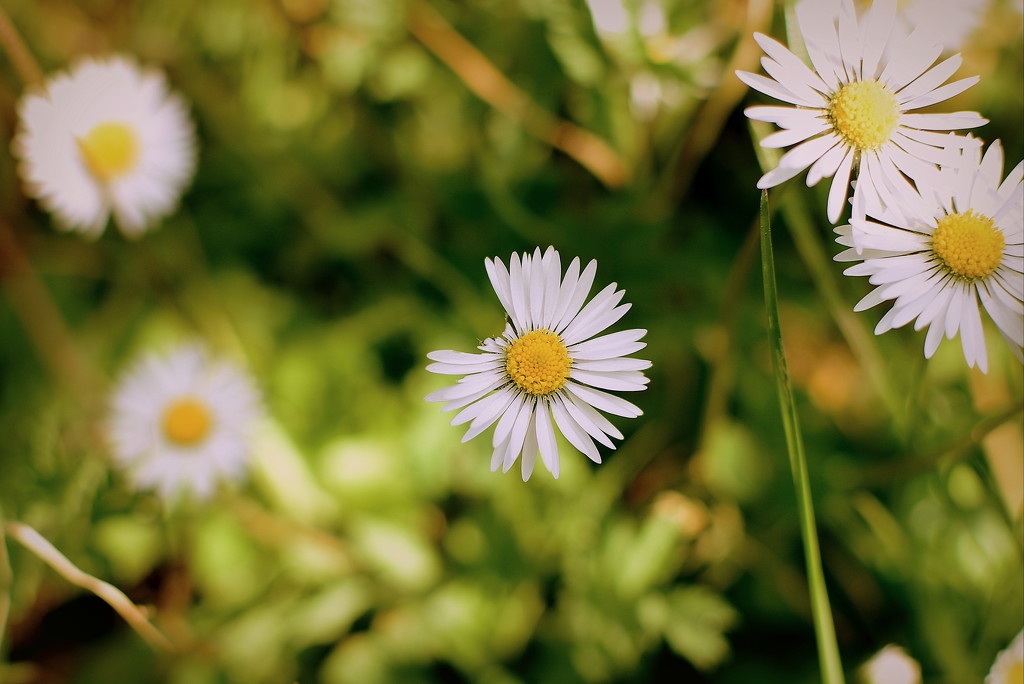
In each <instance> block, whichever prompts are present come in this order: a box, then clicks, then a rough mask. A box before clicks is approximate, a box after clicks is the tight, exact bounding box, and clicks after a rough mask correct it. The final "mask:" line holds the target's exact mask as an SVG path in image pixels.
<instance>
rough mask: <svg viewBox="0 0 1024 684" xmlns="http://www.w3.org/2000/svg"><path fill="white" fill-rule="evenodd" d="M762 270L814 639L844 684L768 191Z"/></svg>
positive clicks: (831, 683) (834, 677)
mask: <svg viewBox="0 0 1024 684" xmlns="http://www.w3.org/2000/svg"><path fill="white" fill-rule="evenodd" d="M761 270H762V272H763V275H764V303H765V308H766V309H767V313H768V342H769V344H770V345H771V350H772V364H773V366H774V367H775V386H776V389H777V390H778V394H779V408H780V410H781V412H782V426H783V429H784V430H785V433H786V448H787V449H788V451H789V465H790V468H791V470H792V471H793V484H794V486H795V487H796V498H797V508H798V510H799V513H800V534H801V536H802V537H803V541H804V557H805V560H806V563H807V581H808V585H809V591H810V599H811V613H812V615H813V617H814V635H815V638H816V639H817V642H818V663H819V665H820V667H821V678H822V681H823V682H825V684H843V683H844V681H845V680H844V678H843V666H842V663H841V662H840V660H839V645H838V644H837V642H836V629H835V625H834V624H833V622H832V609H831V607H830V606H829V602H828V592H827V590H826V589H825V578H824V574H823V573H822V569H821V552H820V550H819V548H818V532H817V528H816V526H815V522H814V507H813V505H812V502H811V485H810V481H809V479H808V477H807V458H806V456H805V455H804V445H803V440H802V438H801V436H800V421H799V417H798V416H797V411H796V404H795V403H794V401H793V389H792V387H791V386H790V382H789V370H788V368H787V366H786V354H785V351H784V350H783V347H782V328H781V326H780V324H779V298H778V291H777V289H776V285H775V258H774V256H773V254H772V227H771V217H770V214H769V211H768V191H767V190H765V191H762V192H761Z"/></svg>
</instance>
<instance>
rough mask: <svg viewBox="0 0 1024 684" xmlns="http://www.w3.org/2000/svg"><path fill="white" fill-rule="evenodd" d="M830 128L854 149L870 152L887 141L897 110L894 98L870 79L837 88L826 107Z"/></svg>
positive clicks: (880, 85) (894, 124)
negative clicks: (837, 90) (830, 123)
mask: <svg viewBox="0 0 1024 684" xmlns="http://www.w3.org/2000/svg"><path fill="white" fill-rule="evenodd" d="M828 118H829V121H831V122H832V126H833V128H835V130H836V132H837V133H838V134H839V135H840V136H842V138H843V140H845V141H846V143H847V144H848V145H850V146H851V147H853V148H855V149H857V150H873V149H875V148H877V147H881V146H882V145H883V144H885V143H886V142H888V141H889V138H890V136H891V135H892V131H893V129H894V128H896V122H897V121H898V120H899V118H900V108H899V106H898V105H897V104H896V96H895V95H893V94H892V93H891V92H889V89H888V88H886V87H885V86H883V85H882V84H881V83H879V82H878V81H876V80H875V79H873V78H871V79H868V80H866V81H854V82H853V83H849V84H847V85H845V86H843V87H842V88H840V89H839V92H837V93H836V94H835V95H833V96H832V99H831V100H830V101H829V105H828Z"/></svg>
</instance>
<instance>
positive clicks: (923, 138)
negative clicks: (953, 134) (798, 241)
mask: <svg viewBox="0 0 1024 684" xmlns="http://www.w3.org/2000/svg"><path fill="white" fill-rule="evenodd" d="M796 12H797V19H798V22H799V25H800V33H801V35H802V37H803V40H804V42H805V44H806V46H807V53H808V55H809V56H810V58H811V63H812V64H813V66H814V69H813V70H812V69H810V68H808V67H807V65H806V64H804V62H803V61H802V60H801V59H799V58H798V57H797V56H796V55H794V54H793V53H792V52H790V51H789V50H788V49H787V48H785V47H784V46H783V45H782V44H781V43H779V42H777V41H775V40H773V39H771V38H769V37H768V36H765V35H762V34H760V33H755V34H754V39H755V40H756V41H757V43H758V45H760V46H761V48H762V49H763V50H764V51H765V53H766V56H765V57H762V58H761V64H762V66H763V67H764V69H765V71H766V72H768V74H769V76H771V78H767V77H765V76H759V75H757V74H752V73H748V72H745V71H738V72H736V73H737V75H738V76H739V78H740V79H741V80H742V81H743V82H744V83H746V84H747V85H749V86H750V87H751V88H754V89H755V90H759V91H761V92H763V93H765V94H767V95H771V96H772V97H774V98H776V99H779V100H783V101H785V102H789V103H791V104H794V105H796V107H779V106H758V107H749V108H748V109H747V110H746V111H745V113H746V115H747V116H748V117H750V118H751V119H755V120H757V121H767V122H770V123H774V124H777V125H778V126H780V127H781V128H782V129H783V130H781V131H778V132H777V133H774V134H772V135H769V136H768V137H766V138H765V139H764V140H762V141H761V144H762V145H763V146H764V147H772V148H774V147H788V146H790V145H796V147H794V148H793V149H791V150H789V151H788V152H786V153H785V154H784V155H782V158H781V159H779V163H778V166H776V167H775V168H774V169H772V170H771V171H769V172H768V173H766V174H765V175H764V176H762V177H761V179H760V180H759V181H758V183H757V187H759V188H770V187H774V186H776V185H778V184H780V183H782V182H784V181H786V180H789V179H790V178H793V177H794V176H796V175H797V174H799V173H800V172H801V171H803V170H804V169H808V168H809V171H808V172H807V185H808V187H809V186H812V185H815V184H816V183H817V182H818V181H820V180H821V179H822V178H829V177H832V187H831V188H830V190H829V197H828V218H829V220H830V221H831V222H832V223H835V222H836V221H838V220H839V217H840V215H841V214H842V211H843V205H844V204H845V201H846V197H847V194H848V192H849V185H850V179H851V178H856V179H857V180H858V183H857V185H856V190H855V193H854V202H853V203H854V215H855V216H858V217H862V216H863V202H864V199H865V198H864V197H863V195H864V194H865V193H870V194H871V195H873V196H877V197H879V198H880V199H881V201H882V202H884V203H886V204H888V203H892V202H894V201H898V199H899V198H900V197H901V196H902V195H903V193H904V192H906V191H907V189H908V188H909V187H910V185H909V183H908V182H907V179H906V177H905V176H909V177H910V178H912V179H915V180H916V179H917V178H918V177H920V176H921V175H927V174H928V173H930V172H931V169H932V168H933V165H934V164H937V163H940V162H941V154H940V150H939V149H938V148H940V147H942V146H945V145H948V144H949V143H948V141H947V140H946V137H947V136H945V135H940V134H939V133H937V132H936V131H946V132H948V131H952V130H959V129H964V128H974V127H976V126H980V125H982V124H984V123H986V119H983V118H982V117H981V116H980V115H979V114H977V113H976V112H958V113H956V114H914V113H911V112H913V111H914V110H916V109H920V108H922V107H927V106H929V105H933V104H935V103H937V102H942V101H944V100H948V99H949V98H951V97H953V96H954V95H957V94H958V93H960V92H962V91H964V90H966V89H967V88H969V87H970V86H972V85H974V84H975V83H977V81H978V77H977V76H974V77H972V78H965V79H962V80H959V81H955V82H953V83H949V84H947V85H942V84H943V83H944V82H945V81H946V80H947V79H948V78H949V77H950V76H951V75H952V74H953V72H955V71H956V70H957V69H958V68H959V66H960V62H961V58H960V56H959V55H954V56H952V57H950V58H949V59H946V60H945V61H943V62H941V63H939V64H937V65H935V66H934V67H932V64H934V62H935V60H936V59H937V58H938V57H939V55H940V54H941V52H942V46H941V45H940V44H939V43H938V42H936V41H935V39H934V36H933V34H932V32H930V31H929V30H927V29H924V28H920V29H917V30H915V31H914V32H913V33H912V34H911V35H910V36H908V37H906V36H902V35H898V34H901V32H900V31H898V30H895V29H894V25H895V19H896V0H875V2H874V3H873V4H872V5H871V7H870V9H868V11H867V12H866V13H865V14H864V16H862V17H858V16H857V12H856V10H855V9H854V6H853V2H852V0H803V1H802V2H800V3H799V4H798V5H797V8H796ZM929 67H931V68H930V69H929ZM957 141H958V142H960V143H961V144H962V145H968V144H971V142H970V139H968V138H958V139H957ZM797 143H799V144H797ZM904 174H905V176H904Z"/></svg>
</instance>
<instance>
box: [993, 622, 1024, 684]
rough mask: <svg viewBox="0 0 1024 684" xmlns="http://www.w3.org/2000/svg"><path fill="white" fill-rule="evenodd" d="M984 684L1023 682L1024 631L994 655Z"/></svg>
mask: <svg viewBox="0 0 1024 684" xmlns="http://www.w3.org/2000/svg"><path fill="white" fill-rule="evenodd" d="M985 684H1024V631H1022V632H1019V633H1018V634H1017V638H1016V639H1014V640H1013V642H1012V643H1011V644H1010V645H1009V646H1007V647H1006V649H1005V650H1003V651H1000V652H999V655H997V656H996V661H995V662H994V663H992V669H991V670H989V673H988V676H987V677H985Z"/></svg>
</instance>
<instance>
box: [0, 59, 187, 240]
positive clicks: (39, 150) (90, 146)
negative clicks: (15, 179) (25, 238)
mask: <svg viewBox="0 0 1024 684" xmlns="http://www.w3.org/2000/svg"><path fill="white" fill-rule="evenodd" d="M18 116H19V122H18V133H17V136H16V138H15V140H14V144H13V146H12V147H13V151H14V154H15V156H17V157H19V158H20V164H19V166H18V172H19V173H20V175H21V178H22V180H23V181H24V184H25V186H26V190H27V193H28V194H29V195H30V196H32V197H35V198H36V199H38V200H39V201H40V203H41V204H42V205H43V206H44V207H45V208H46V209H47V210H48V211H50V212H51V213H53V215H54V216H55V217H56V218H57V222H58V223H59V224H60V225H61V226H62V227H64V228H66V229H68V230H74V231H80V232H83V233H85V234H87V235H89V236H90V237H96V236H98V235H99V234H100V233H102V232H103V229H104V227H105V226H106V224H107V219H108V218H109V216H110V214H111V213H113V215H114V219H115V220H116V221H117V224H118V226H120V228H121V231H122V232H123V233H124V234H125V235H127V236H136V235H139V234H140V233H142V232H143V231H145V230H146V228H147V227H148V226H150V225H151V224H152V223H153V222H154V221H157V220H158V219H160V218H162V217H164V216H166V215H167V214H169V213H170V212H171V211H173V210H174V208H175V207H176V206H177V204H178V199H179V198H180V197H181V193H182V190H183V189H184V187H185V185H186V184H187V183H188V182H189V180H190V179H191V178H192V173H193V171H194V170H195V157H196V152H195V131H194V128H193V125H192V121H191V120H190V119H189V116H188V113H187V111H186V108H185V103H184V101H183V100H182V99H181V98H180V97H178V96H177V95H174V94H172V93H170V92H168V89H167V83H166V81H165V80H164V76H163V74H162V73H160V72H158V71H143V70H142V69H140V68H139V66H138V65H137V64H135V63H134V62H133V61H131V60H129V59H126V58H124V57H111V58H108V59H86V60H83V61H81V62H79V63H78V64H77V65H75V66H74V67H72V69H71V70H70V71H69V72H68V73H67V74H60V75H58V76H56V77H54V78H51V79H50V80H49V81H48V82H47V83H46V85H45V86H44V87H43V89H42V90H41V91H38V92H34V93H30V94H28V95H26V96H25V97H23V98H22V100H21V102H20V103H19V105H18Z"/></svg>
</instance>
